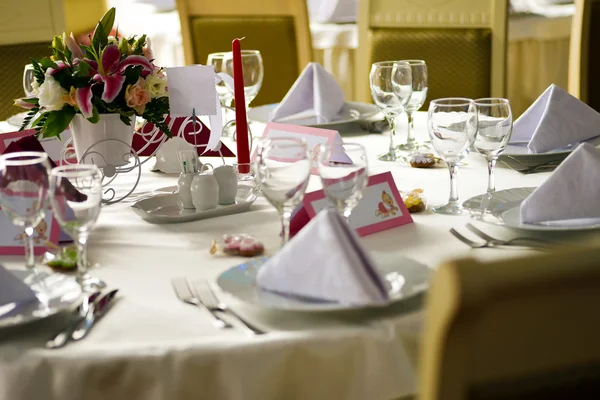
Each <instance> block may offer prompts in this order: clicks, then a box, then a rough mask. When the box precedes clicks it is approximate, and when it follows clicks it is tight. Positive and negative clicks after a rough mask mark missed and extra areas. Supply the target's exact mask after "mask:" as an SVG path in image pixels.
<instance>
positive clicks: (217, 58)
mask: <svg viewBox="0 0 600 400" xmlns="http://www.w3.org/2000/svg"><path fill="white" fill-rule="evenodd" d="M226 54H227V53H226V52H220V53H210V54H209V55H208V59H207V60H206V65H212V66H213V67H214V68H215V72H216V73H219V72H226V71H225V64H224V63H223V60H224V58H225V55H226ZM217 95H218V96H219V102H220V103H221V107H222V108H223V117H224V118H225V124H226V123H227V121H228V116H227V115H228V114H229V110H230V108H231V102H232V101H233V92H232V91H231V89H230V88H228V87H227V85H226V84H225V82H223V81H221V82H219V83H218V84H217Z"/></svg>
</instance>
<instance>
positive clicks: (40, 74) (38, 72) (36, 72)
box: [31, 58, 46, 85]
mask: <svg viewBox="0 0 600 400" xmlns="http://www.w3.org/2000/svg"><path fill="white" fill-rule="evenodd" d="M31 65H33V76H34V77H35V80H36V81H37V82H38V83H39V84H40V85H41V84H42V83H44V80H45V79H46V75H45V73H44V71H43V70H42V66H41V65H40V63H39V62H37V61H36V60H34V59H33V58H32V59H31Z"/></svg>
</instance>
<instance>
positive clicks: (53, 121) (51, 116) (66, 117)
mask: <svg viewBox="0 0 600 400" xmlns="http://www.w3.org/2000/svg"><path fill="white" fill-rule="evenodd" d="M46 115H47V116H48V117H47V118H46V122H44V127H43V128H42V137H43V138H49V137H55V136H60V134H61V133H62V132H63V131H64V130H65V129H67V127H68V126H69V124H70V123H71V120H72V119H73V117H74V116H75V109H74V108H73V107H72V106H64V107H63V108H62V110H58V111H50V112H48V113H46Z"/></svg>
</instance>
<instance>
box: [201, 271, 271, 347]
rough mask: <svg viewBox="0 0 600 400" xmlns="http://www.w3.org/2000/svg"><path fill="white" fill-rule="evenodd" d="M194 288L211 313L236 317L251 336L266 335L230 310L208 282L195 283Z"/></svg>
mask: <svg viewBox="0 0 600 400" xmlns="http://www.w3.org/2000/svg"><path fill="white" fill-rule="evenodd" d="M193 288H194V291H195V293H196V296H197V298H198V299H199V300H200V302H201V303H202V304H204V306H205V307H206V308H207V309H208V310H209V311H211V312H213V313H218V312H222V313H225V314H228V315H231V316H233V317H235V318H236V319H237V320H238V321H239V322H241V327H242V328H243V329H244V332H245V333H246V334H248V335H250V336H254V335H260V334H263V333H265V332H264V331H262V330H260V329H258V328H257V327H255V326H254V325H252V324H250V323H249V322H248V321H246V320H245V319H244V318H242V317H240V315H239V314H237V313H236V312H234V311H233V310H232V309H230V308H229V307H228V306H227V304H225V303H223V302H221V301H219V299H217V296H215V293H214V292H213V290H212V288H211V287H210V285H209V284H208V282H206V281H196V282H193Z"/></svg>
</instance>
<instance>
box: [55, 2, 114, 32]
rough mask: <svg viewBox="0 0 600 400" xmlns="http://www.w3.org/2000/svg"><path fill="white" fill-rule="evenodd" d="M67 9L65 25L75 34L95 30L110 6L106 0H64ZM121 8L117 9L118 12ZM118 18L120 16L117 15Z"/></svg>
mask: <svg viewBox="0 0 600 400" xmlns="http://www.w3.org/2000/svg"><path fill="white" fill-rule="evenodd" d="M63 1H64V6H63V7H64V10H65V27H66V31H67V32H69V33H70V32H73V34H74V35H75V36H77V35H81V34H88V33H92V32H93V31H94V28H95V27H96V24H97V23H98V21H99V20H100V18H102V16H103V15H104V13H105V12H106V10H108V7H107V6H106V1H105V0H63ZM118 12H119V10H118V9H117V14H118ZM117 18H119V16H118V15H117Z"/></svg>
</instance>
